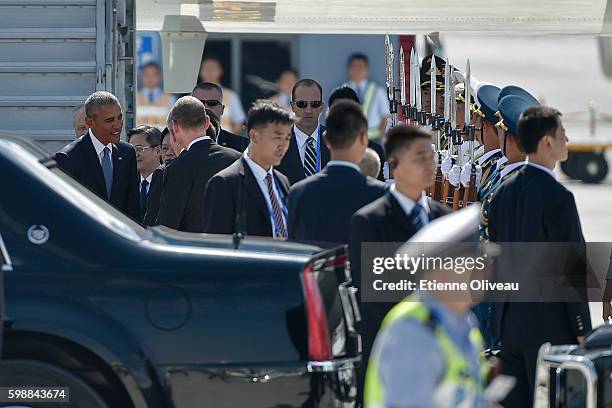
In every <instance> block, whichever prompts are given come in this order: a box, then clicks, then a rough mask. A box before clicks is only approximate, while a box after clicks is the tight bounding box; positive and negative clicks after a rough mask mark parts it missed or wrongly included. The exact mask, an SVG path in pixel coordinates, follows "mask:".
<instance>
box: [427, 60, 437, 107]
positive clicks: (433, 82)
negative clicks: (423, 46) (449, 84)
mask: <svg viewBox="0 0 612 408" xmlns="http://www.w3.org/2000/svg"><path fill="white" fill-rule="evenodd" d="M430 69H431V72H430V74H429V89H430V90H431V93H430V95H431V104H430V112H431V115H432V116H433V115H435V114H436V113H437V112H436V56H435V55H432V56H431V65H430Z"/></svg>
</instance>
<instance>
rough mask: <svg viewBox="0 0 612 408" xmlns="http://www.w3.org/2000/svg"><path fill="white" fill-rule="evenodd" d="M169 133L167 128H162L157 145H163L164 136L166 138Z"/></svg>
mask: <svg viewBox="0 0 612 408" xmlns="http://www.w3.org/2000/svg"><path fill="white" fill-rule="evenodd" d="M169 133H170V131H169V130H168V128H167V127H165V128H164V130H162V131H161V136H160V138H159V144H160V145H161V144H162V143H164V138H165V137H166V136H168V134H169Z"/></svg>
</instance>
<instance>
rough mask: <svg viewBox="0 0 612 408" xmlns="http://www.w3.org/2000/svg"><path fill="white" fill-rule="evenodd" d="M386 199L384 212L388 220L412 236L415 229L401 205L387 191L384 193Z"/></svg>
mask: <svg viewBox="0 0 612 408" xmlns="http://www.w3.org/2000/svg"><path fill="white" fill-rule="evenodd" d="M385 197H386V199H387V203H386V206H387V208H386V213H387V216H388V217H389V219H390V220H392V221H393V223H394V224H395V225H397V227H398V228H399V229H400V230H402V231H403V232H404V233H406V234H408V236H410V237H411V236H413V235H414V233H415V232H416V231H415V228H414V226H413V225H412V223H411V222H410V219H409V218H408V216H407V215H406V213H405V212H404V209H403V208H402V206H401V205H400V204H399V203H398V202H397V200H396V199H395V197H393V195H392V194H391V193H389V192H387V194H386V195H385Z"/></svg>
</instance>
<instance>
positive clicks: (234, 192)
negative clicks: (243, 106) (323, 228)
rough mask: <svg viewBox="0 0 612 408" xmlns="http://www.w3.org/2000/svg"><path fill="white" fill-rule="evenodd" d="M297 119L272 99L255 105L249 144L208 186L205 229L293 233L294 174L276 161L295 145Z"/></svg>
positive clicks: (278, 234)
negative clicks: (282, 169)
mask: <svg viewBox="0 0 612 408" xmlns="http://www.w3.org/2000/svg"><path fill="white" fill-rule="evenodd" d="M294 123H295V116H294V115H293V113H291V112H290V111H288V110H286V109H284V108H283V107H281V106H280V105H279V104H277V103H275V102H272V101H267V100H262V101H257V102H255V104H254V105H253V106H252V107H251V109H249V112H248V114H247V128H248V132H249V138H250V140H251V141H250V143H249V146H248V148H247V150H246V151H245V152H244V154H243V155H242V158H241V159H239V160H237V161H236V162H235V163H233V164H232V165H231V166H229V167H228V168H226V169H225V170H223V171H221V172H219V173H218V174H216V175H215V176H214V177H213V178H211V180H210V182H209V183H208V186H207V187H206V192H205V193H204V232H209V233H216V234H232V233H234V232H236V233H238V232H240V233H245V234H247V235H256V236H263V237H273V238H277V239H284V238H287V193H288V191H289V180H287V177H285V176H284V175H283V174H282V173H280V172H279V171H277V170H275V169H274V168H273V166H274V165H278V164H279V163H280V161H281V160H282V158H283V156H284V155H285V153H286V152H287V149H288V148H289V140H290V139H291V127H292V126H293V124H294Z"/></svg>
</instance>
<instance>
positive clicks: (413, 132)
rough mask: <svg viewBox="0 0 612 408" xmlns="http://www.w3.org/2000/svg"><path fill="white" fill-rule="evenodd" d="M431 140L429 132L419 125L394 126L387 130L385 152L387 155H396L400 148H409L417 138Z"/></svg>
mask: <svg viewBox="0 0 612 408" xmlns="http://www.w3.org/2000/svg"><path fill="white" fill-rule="evenodd" d="M421 138H423V139H428V140H432V135H431V133H430V132H429V131H428V130H427V129H425V128H423V127H421V126H395V127H394V128H391V130H389V131H388V132H387V137H386V141H385V153H386V154H387V157H391V156H394V155H397V152H398V151H399V150H401V149H410V146H411V145H412V143H413V142H414V141H415V140H417V139H421Z"/></svg>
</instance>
